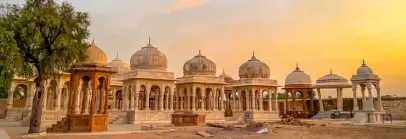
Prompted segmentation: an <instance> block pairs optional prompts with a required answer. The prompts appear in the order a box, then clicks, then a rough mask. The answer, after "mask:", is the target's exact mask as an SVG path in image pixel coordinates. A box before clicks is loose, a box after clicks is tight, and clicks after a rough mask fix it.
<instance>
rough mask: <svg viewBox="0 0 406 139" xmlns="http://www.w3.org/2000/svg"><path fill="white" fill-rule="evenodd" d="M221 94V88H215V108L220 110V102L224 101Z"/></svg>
mask: <svg viewBox="0 0 406 139" xmlns="http://www.w3.org/2000/svg"><path fill="white" fill-rule="evenodd" d="M221 94H222V93H221V89H220V88H217V89H216V108H217V110H221V105H222V103H224V102H223V97H224V96H221ZM223 95H224V94H223Z"/></svg>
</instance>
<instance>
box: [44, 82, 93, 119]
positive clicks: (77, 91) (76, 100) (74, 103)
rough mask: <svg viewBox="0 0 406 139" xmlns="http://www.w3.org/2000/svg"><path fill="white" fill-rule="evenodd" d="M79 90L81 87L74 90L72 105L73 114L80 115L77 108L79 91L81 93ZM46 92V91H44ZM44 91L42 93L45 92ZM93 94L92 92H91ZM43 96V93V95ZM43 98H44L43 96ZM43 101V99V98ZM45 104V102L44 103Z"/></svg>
mask: <svg viewBox="0 0 406 139" xmlns="http://www.w3.org/2000/svg"><path fill="white" fill-rule="evenodd" d="M81 89H82V87H78V88H77V89H76V90H75V94H74V99H73V100H74V101H73V105H74V108H73V109H74V113H75V114H80V108H79V106H80V91H81ZM45 90H46V89H45ZM45 90H44V91H45ZM92 92H93V91H92ZM44 94H45V93H44ZM44 97H45V96H44ZM44 99H45V98H44ZM44 102H45V101H44Z"/></svg>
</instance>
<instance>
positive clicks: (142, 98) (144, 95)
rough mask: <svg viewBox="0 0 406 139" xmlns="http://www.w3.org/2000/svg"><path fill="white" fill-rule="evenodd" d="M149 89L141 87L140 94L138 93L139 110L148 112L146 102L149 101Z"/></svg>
mask: <svg viewBox="0 0 406 139" xmlns="http://www.w3.org/2000/svg"><path fill="white" fill-rule="evenodd" d="M146 89H147V87H146V86H145V85H141V86H140V92H139V93H138V102H137V103H138V109H139V110H146V108H147V107H146V106H145V105H146V100H147V90H146Z"/></svg>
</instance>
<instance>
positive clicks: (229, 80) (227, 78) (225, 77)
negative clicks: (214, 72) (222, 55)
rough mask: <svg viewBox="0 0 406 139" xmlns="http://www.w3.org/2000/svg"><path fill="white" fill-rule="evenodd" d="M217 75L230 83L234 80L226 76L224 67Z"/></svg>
mask: <svg viewBox="0 0 406 139" xmlns="http://www.w3.org/2000/svg"><path fill="white" fill-rule="evenodd" d="M219 77H220V78H224V81H225V82H226V83H232V82H233V81H234V79H233V78H231V77H230V76H228V75H227V74H226V72H225V71H224V69H223V73H222V74H221V75H220V76H219Z"/></svg>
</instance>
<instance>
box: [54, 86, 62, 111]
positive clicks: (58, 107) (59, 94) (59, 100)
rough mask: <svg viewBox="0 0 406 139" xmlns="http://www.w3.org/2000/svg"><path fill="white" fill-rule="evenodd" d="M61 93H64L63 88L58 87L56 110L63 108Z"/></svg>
mask: <svg viewBox="0 0 406 139" xmlns="http://www.w3.org/2000/svg"><path fill="white" fill-rule="evenodd" d="M61 95H62V88H57V90H56V108H55V110H61Z"/></svg>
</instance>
